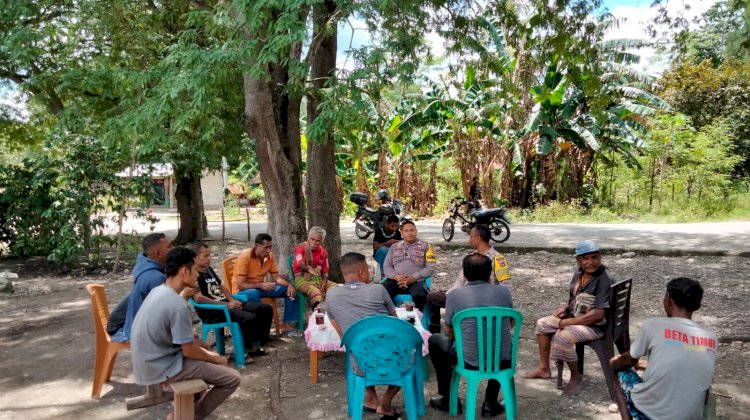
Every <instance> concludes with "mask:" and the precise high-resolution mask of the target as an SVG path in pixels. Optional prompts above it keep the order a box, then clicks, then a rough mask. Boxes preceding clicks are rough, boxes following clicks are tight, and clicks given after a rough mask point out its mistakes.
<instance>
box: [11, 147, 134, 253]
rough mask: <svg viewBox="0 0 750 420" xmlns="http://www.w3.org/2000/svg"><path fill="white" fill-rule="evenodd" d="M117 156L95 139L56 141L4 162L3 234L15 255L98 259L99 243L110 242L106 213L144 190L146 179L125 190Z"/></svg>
mask: <svg viewBox="0 0 750 420" xmlns="http://www.w3.org/2000/svg"><path fill="white" fill-rule="evenodd" d="M112 162H113V154H112V153H110V152H108V151H107V150H106V149H105V148H104V147H102V145H101V144H100V143H98V142H96V141H92V140H90V139H86V138H81V137H76V138H68V139H66V140H65V141H64V142H55V141H50V142H49V143H48V145H47V146H46V147H45V149H44V153H43V154H40V155H36V156H33V157H30V158H27V159H25V160H24V161H23V162H22V163H21V164H9V165H4V166H0V235H1V236H2V238H0V240H2V241H3V242H6V243H7V244H8V246H9V249H10V251H11V253H13V254H14V255H17V256H21V257H27V256H44V257H46V258H47V259H48V260H50V261H52V262H56V263H61V264H69V263H73V262H76V261H77V260H78V258H79V257H81V256H82V257H84V259H87V260H89V261H93V262H97V260H98V258H99V245H100V244H102V243H110V241H111V239H110V238H109V237H108V236H106V232H105V231H104V220H105V217H106V212H107V211H110V210H112V209H117V208H118V206H119V205H121V203H122V199H123V197H124V196H125V195H131V196H137V195H139V194H138V189H140V193H141V194H143V187H144V186H145V185H147V181H148V180H146V182H143V183H137V182H136V183H133V184H131V187H132V188H133V189H134V190H132V191H124V190H123V187H124V184H123V181H122V179H119V178H117V177H116V176H115V174H114V171H113V168H112V165H111V164H112Z"/></svg>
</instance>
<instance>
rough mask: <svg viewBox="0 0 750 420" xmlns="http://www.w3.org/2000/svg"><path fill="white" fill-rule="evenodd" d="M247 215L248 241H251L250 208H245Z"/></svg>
mask: <svg viewBox="0 0 750 420" xmlns="http://www.w3.org/2000/svg"><path fill="white" fill-rule="evenodd" d="M245 217H246V218H247V241H248V242H250V209H245Z"/></svg>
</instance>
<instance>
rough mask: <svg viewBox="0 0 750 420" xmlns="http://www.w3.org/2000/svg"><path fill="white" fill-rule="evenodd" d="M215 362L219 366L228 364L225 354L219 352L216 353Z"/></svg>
mask: <svg viewBox="0 0 750 420" xmlns="http://www.w3.org/2000/svg"><path fill="white" fill-rule="evenodd" d="M216 364H217V365H219V366H228V365H229V359H227V358H226V356H221V355H219V354H217V355H216Z"/></svg>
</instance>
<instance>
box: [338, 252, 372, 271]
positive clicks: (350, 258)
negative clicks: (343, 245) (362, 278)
mask: <svg viewBox="0 0 750 420" xmlns="http://www.w3.org/2000/svg"><path fill="white" fill-rule="evenodd" d="M363 262H367V258H366V257H365V256H364V255H362V254H360V253H359V252H347V253H346V254H344V255H343V256H341V259H339V267H341V271H348V269H350V268H352V267H353V266H354V265H356V264H362V263H363Z"/></svg>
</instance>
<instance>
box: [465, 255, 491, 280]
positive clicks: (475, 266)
mask: <svg viewBox="0 0 750 420" xmlns="http://www.w3.org/2000/svg"><path fill="white" fill-rule="evenodd" d="M463 269H464V277H465V278H466V280H468V281H479V280H482V281H487V279H489V278H490V274H491V273H492V260H490V259H489V258H488V257H487V256H486V255H482V254H478V253H476V252H475V253H473V254H469V255H467V256H466V257H464V262H463Z"/></svg>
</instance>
